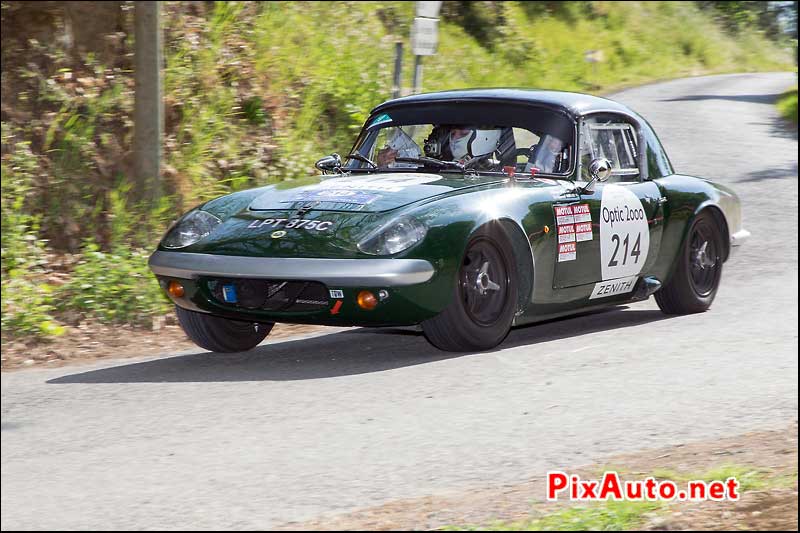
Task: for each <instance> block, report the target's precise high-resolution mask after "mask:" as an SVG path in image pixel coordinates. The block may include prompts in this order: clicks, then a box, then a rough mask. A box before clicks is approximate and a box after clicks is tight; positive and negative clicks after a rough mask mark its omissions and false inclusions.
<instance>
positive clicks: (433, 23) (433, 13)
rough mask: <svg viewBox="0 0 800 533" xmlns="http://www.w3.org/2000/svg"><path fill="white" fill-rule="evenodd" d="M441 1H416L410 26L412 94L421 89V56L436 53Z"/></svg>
mask: <svg viewBox="0 0 800 533" xmlns="http://www.w3.org/2000/svg"><path fill="white" fill-rule="evenodd" d="M441 7H442V3H441V2H417V4H416V15H417V16H416V17H415V18H414V24H413V26H412V27H411V50H412V52H413V53H414V82H413V86H414V89H413V91H414V94H418V93H420V92H421V91H422V56H432V55H434V54H436V46H437V45H438V44H439V10H440V9H441Z"/></svg>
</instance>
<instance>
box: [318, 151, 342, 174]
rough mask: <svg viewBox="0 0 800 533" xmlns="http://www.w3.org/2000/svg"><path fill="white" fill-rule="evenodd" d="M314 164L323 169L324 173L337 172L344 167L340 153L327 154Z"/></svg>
mask: <svg viewBox="0 0 800 533" xmlns="http://www.w3.org/2000/svg"><path fill="white" fill-rule="evenodd" d="M314 166H315V167H317V168H318V169H319V170H321V171H322V173H323V174H327V173H328V172H336V171H338V170H341V168H342V157H341V156H340V155H339V154H331V155H326V156H325V157H323V158H322V159H320V160H319V161H317V162H316V164H315V165H314Z"/></svg>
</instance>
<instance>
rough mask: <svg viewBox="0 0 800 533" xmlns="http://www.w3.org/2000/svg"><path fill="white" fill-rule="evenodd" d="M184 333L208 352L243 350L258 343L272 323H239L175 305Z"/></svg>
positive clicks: (268, 330) (266, 333)
mask: <svg viewBox="0 0 800 533" xmlns="http://www.w3.org/2000/svg"><path fill="white" fill-rule="evenodd" d="M175 311H176V312H177V314H178V323H179V324H180V325H181V327H182V328H183V331H184V332H186V335H187V336H188V337H189V338H190V339H191V340H192V342H194V343H195V344H196V345H198V346H199V347H201V348H205V349H206V350H209V351H211V352H222V353H233V352H246V351H247V350H251V349H253V348H255V347H256V346H258V344H259V343H260V342H261V341H263V340H264V338H265V337H266V336H267V335H268V334H269V332H270V331H271V330H272V326H274V325H275V324H272V323H255V322H239V321H237V320H228V319H227V318H220V317H218V316H212V315H207V314H205V313H198V312H196V311H189V310H187V309H182V308H180V307H177V306H176V307H175Z"/></svg>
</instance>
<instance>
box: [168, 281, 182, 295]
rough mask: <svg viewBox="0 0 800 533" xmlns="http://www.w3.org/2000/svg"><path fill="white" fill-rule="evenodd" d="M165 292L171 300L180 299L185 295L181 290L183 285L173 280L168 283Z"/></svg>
mask: <svg viewBox="0 0 800 533" xmlns="http://www.w3.org/2000/svg"><path fill="white" fill-rule="evenodd" d="M167 292H168V293H169V295H170V296H172V297H173V298H181V297H183V295H184V293H185V291H184V290H183V285H181V284H180V283H178V282H177V281H175V280H172V281H170V282H169V285H167Z"/></svg>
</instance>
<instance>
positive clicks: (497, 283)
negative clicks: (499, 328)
mask: <svg viewBox="0 0 800 533" xmlns="http://www.w3.org/2000/svg"><path fill="white" fill-rule="evenodd" d="M508 284H509V280H508V265H506V261H505V258H504V257H503V254H502V253H500V250H499V249H498V248H497V246H496V245H494V244H493V243H492V242H491V241H489V240H487V239H481V240H479V241H476V242H474V243H473V244H472V246H470V248H469V250H468V251H467V253H466V255H465V257H464V261H463V264H462V266H461V273H460V276H459V285H460V289H461V296H462V302H463V304H464V310H465V311H466V313H467V315H468V316H469V318H470V319H471V320H472V321H473V322H475V323H476V324H479V325H481V326H491V325H493V324H495V323H496V322H497V321H498V320H499V319H500V318H501V317H502V315H503V311H504V309H505V305H506V298H507V295H508Z"/></svg>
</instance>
